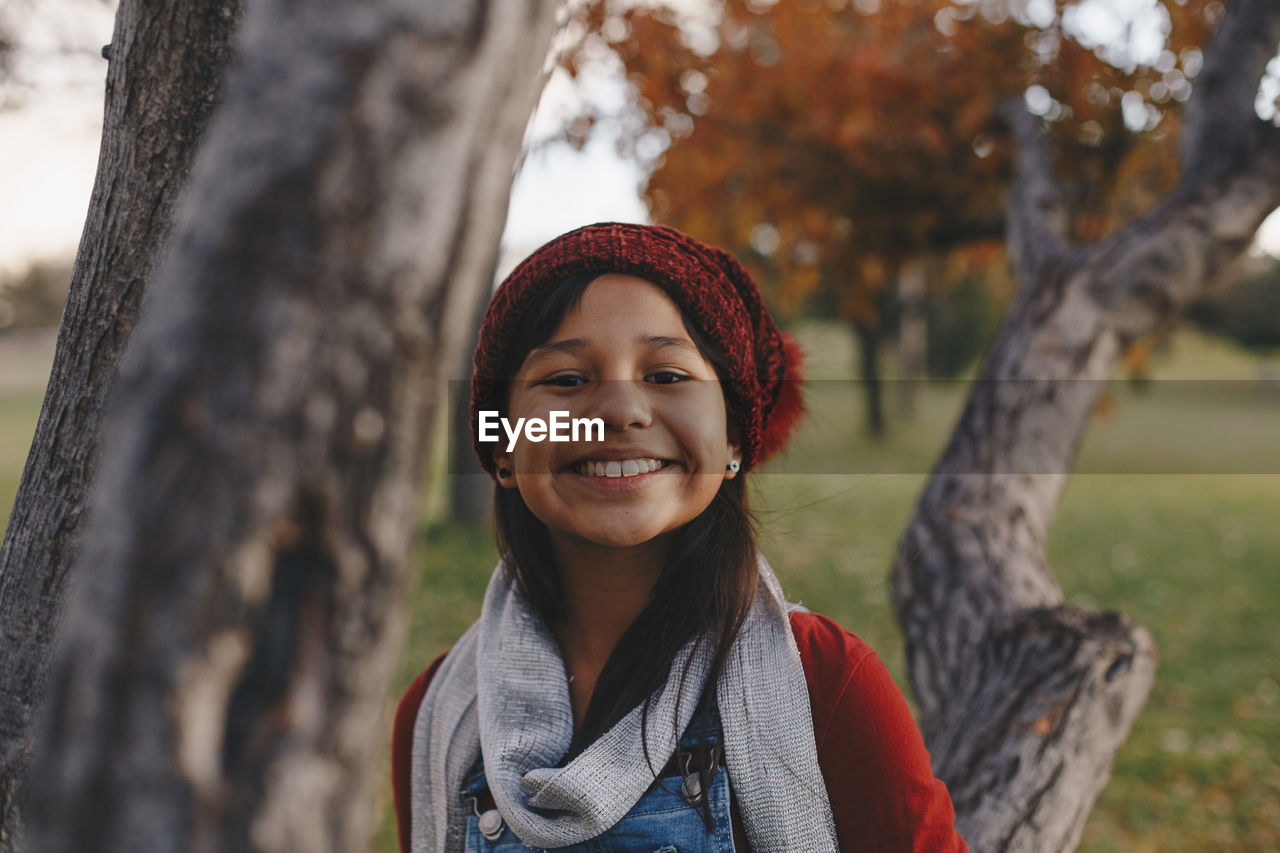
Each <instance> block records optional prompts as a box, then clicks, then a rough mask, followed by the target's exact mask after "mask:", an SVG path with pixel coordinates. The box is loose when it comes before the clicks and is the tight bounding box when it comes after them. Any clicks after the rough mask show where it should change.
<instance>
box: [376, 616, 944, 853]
mask: <svg viewBox="0 0 1280 853" xmlns="http://www.w3.org/2000/svg"><path fill="white" fill-rule="evenodd" d="M791 629H792V631H793V633H794V634H795V637H796V645H798V646H799V648H800V661H801V663H802V664H803V665H804V674H805V680H806V681H807V682H808V685H809V704H810V706H811V708H812V711H813V734H814V739H815V741H816V742H817V747H818V765H819V767H820V768H821V769H822V775H823V778H824V779H825V781H826V784H827V796H828V798H829V799H830V800H831V811H832V814H833V815H834V816H835V821H836V836H837V838H838V839H839V841H840V847H841V849H843V850H859V851H884V853H890V851H892V853H908V851H910V853H925V851H928V853H956V851H965V850H966V849H967V848H966V847H965V843H964V840H963V839H962V838H961V837H960V835H959V834H958V833H957V832H956V831H955V814H954V811H953V809H952V805H951V797H950V795H949V794H948V793H947V787H946V785H945V784H943V783H942V782H941V781H940V780H938V779H935V778H934V776H933V772H932V771H931V770H930V768H929V753H928V752H927V751H926V750H925V747H924V740H923V738H921V736H920V729H919V728H918V727H917V726H916V723H915V720H914V719H912V717H911V711H910V709H909V708H908V707H907V702H906V699H904V698H903V696H902V691H900V690H899V689H898V686H897V685H896V684H895V683H894V681H893V678H892V676H890V675H889V671H888V670H887V669H885V666H884V664H883V663H881V662H880V658H879V657H877V656H876V653H875V652H874V651H873V650H872V649H871V647H870V646H868V645H867V644H866V643H864V642H862V640H860V639H858V638H857V637H856V636H854V635H853V634H851V633H849V632H848V631H845V630H844V629H843V628H841V627H840V626H839V625H837V624H836V623H835V622H832V621H831V620H830V619H828V618H827V617H825V616H819V615H818V614H816V613H803V612H796V613H792V614H791ZM442 660H444V656H443V655H441V656H440V657H438V658H436V659H435V660H434V661H433V662H432V663H431V665H430V666H429V667H427V669H426V670H425V671H424V672H423V673H422V674H421V675H419V676H418V678H417V679H416V680H415V681H414V682H413V684H411V685H410V686H409V689H408V690H407V691H405V694H404V697H403V698H402V699H401V700H400V705H399V707H398V708H397V709H396V717H395V729H394V732H393V734H392V739H391V775H392V782H393V788H394V793H395V807H396V824H397V827H398V830H399V835H400V849H401V850H402V851H407V850H408V849H409V768H410V766H411V762H412V759H411V756H412V752H413V750H412V747H413V727H414V722H415V721H416V720H417V717H418V707H419V706H420V705H421V704H422V697H423V696H424V695H425V694H426V692H427V685H428V684H430V683H431V678H432V677H433V676H434V675H435V673H436V670H437V669H439V668H440V662H441V661H442Z"/></svg>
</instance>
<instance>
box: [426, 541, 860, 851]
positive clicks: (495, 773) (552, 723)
mask: <svg viewBox="0 0 1280 853" xmlns="http://www.w3.org/2000/svg"><path fill="white" fill-rule="evenodd" d="M759 565H760V584H759V585H758V588H757V589H758V591H757V593H756V599H755V601H754V602H753V604H752V607H751V611H750V613H749V614H748V616H747V619H746V621H745V623H744V624H743V626H742V631H741V633H740V634H739V636H738V638H737V640H736V641H735V642H734V644H733V646H732V648H731V649H730V652H729V655H728V659H727V660H726V661H725V666H724V672H723V673H722V674H721V676H720V681H719V684H718V685H717V693H716V695H717V698H718V704H719V709H720V720H721V724H722V725H723V727H724V735H725V761H726V764H727V767H728V772H729V779H730V781H731V785H732V790H733V796H734V798H735V799H736V801H737V802H738V804H739V807H740V810H741V814H742V821H743V825H744V828H745V829H746V833H747V839H748V840H749V841H750V843H751V848H752V850H754V851H756V853H767V851H791V850H804V851H806V853H821V851H835V850H836V849H837V846H836V836H835V824H834V822H833V820H832V816H831V805H830V803H829V802H828V800H827V791H826V786H825V784H824V783H823V779H822V773H821V771H820V770H819V768H818V756H817V749H816V747H815V745H814V735H813V720H812V717H811V716H810V710H809V692H808V689H807V687H806V684H805V678H804V670H803V669H802V667H801V664H800V653H799V651H798V650H797V648H796V642H795V638H794V637H793V636H792V634H791V624H790V621H789V620H788V619H787V613H786V603H785V601H784V599H783V597H782V590H781V588H780V587H779V585H778V579H777V578H776V577H775V576H774V574H773V571H772V570H771V569H770V568H769V566H768V564H767V563H765V561H764V560H763V559H761V560H760V561H759ZM695 645H696V646H697V649H696V650H694V646H695ZM706 646H707V644H706V643H701V644H694V643H692V642H691V643H690V644H689V645H687V646H686V647H685V648H684V649H683V650H682V651H681V652H680V654H678V655H676V659H675V660H674V661H672V664H671V674H670V675H669V676H668V678H667V681H666V683H665V684H664V685H663V686H662V687H660V688H659V689H658V690H657V691H656V692H655V693H654V694H653V697H652V700H651V702H650V707H649V713H648V718H647V720H646V724H645V735H646V738H647V741H648V744H647V745H648V751H649V757H650V759H652V766H653V767H663V766H664V765H666V763H667V760H668V759H669V758H670V756H671V755H672V754H673V753H674V752H675V748H676V745H677V743H678V742H679V739H680V734H681V732H683V731H684V729H685V726H686V725H687V724H688V722H689V720H690V719H691V718H692V715H693V711H694V708H695V706H696V705H697V704H698V697H699V696H700V695H701V693H702V688H703V683H704V682H705V680H706V673H707V669H708V666H709V664H710V653H709V651H707V650H706ZM690 654H692V656H693V660H692V663H691V666H690V669H689V674H688V677H687V678H685V679H681V678H680V672H681V669H682V667H683V665H684V662H685V661H686V660H687V659H688V658H689V656H690ZM682 681H683V687H681V682H682ZM677 710H678V711H679V716H678V718H677ZM640 737H641V726H640V708H638V707H637V708H635V709H634V710H632V711H631V712H630V713H629V714H627V715H626V716H625V717H623V718H622V719H621V720H619V721H618V723H617V724H616V725H614V727H613V728H611V729H610V730H609V731H608V732H606V733H605V734H604V735H602V736H601V737H600V738H599V739H598V740H597V741H596V742H595V743H593V744H591V745H590V746H588V747H587V748H586V749H585V750H584V751H583V752H581V753H579V754H578V755H577V757H575V758H574V759H573V760H572V761H570V762H569V763H568V764H566V765H565V766H564V767H557V766H556V765H557V764H558V763H559V762H560V760H561V758H563V757H564V755H565V753H566V752H568V749H569V742H570V741H571V740H572V738H573V713H572V711H571V709H570V705H569V688H568V682H567V680H566V678H565V671H564V663H563V662H562V660H561V658H560V652H559V647H558V646H557V645H556V641H555V639H554V637H552V635H551V632H550V631H549V630H548V628H547V626H546V625H545V623H544V622H543V621H542V619H541V618H540V617H539V616H538V615H537V614H536V613H534V611H533V608H532V607H531V606H530V605H529V604H528V602H527V600H525V598H524V597H523V596H522V595H520V593H519V592H518V591H517V589H516V588H515V587H514V586H512V585H509V584H508V583H507V582H506V579H505V576H504V572H503V567H502V566H501V565H499V566H498V568H497V569H496V570H495V571H494V573H493V578H492V580H490V582H489V589H488V591H487V592H486V593H485V598H484V609H483V611H482V612H481V614H480V619H479V620H478V621H477V622H476V623H475V624H474V625H472V626H471V628H470V629H468V630H467V632H466V633H465V634H463V636H462V639H460V640H459V641H458V644H457V645H456V646H454V647H453V649H452V650H451V651H450V652H449V654H448V656H447V657H446V658H445V660H444V662H443V663H442V664H441V666H440V669H439V670H438V671H437V673H436V675H435V677H434V678H433V679H432V681H431V686H430V687H429V688H428V689H427V693H426V696H425V697H424V698H423V701H422V706H421V708H420V709H419V711H418V718H417V721H416V724H415V726H414V731H413V757H412V768H411V780H412V781H411V783H410V795H409V803H410V809H411V818H410V823H411V839H412V849H413V851H415V853H424V851H445V853H462V851H463V850H464V847H465V838H466V822H467V818H468V815H469V812H468V811H467V808H466V807H465V806H464V804H463V802H462V799H461V797H460V796H459V792H460V791H461V789H462V786H463V784H464V782H465V781H466V780H465V775H466V773H467V771H468V770H469V769H470V768H471V766H472V765H473V764H474V763H475V760H476V758H478V757H479V756H480V754H481V752H482V751H483V753H484V767H485V774H486V776H487V779H488V783H489V789H490V791H491V792H492V794H493V798H494V801H495V802H496V804H497V807H498V811H499V812H500V813H501V814H502V818H503V820H504V821H506V824H507V826H508V827H509V828H510V829H512V830H513V831H514V832H515V834H516V835H517V836H518V837H519V838H520V840H521V841H523V842H524V843H525V844H527V845H530V846H532V847H566V846H569V845H573V844H579V843H581V842H583V841H586V840H587V839H589V838H593V837H595V836H597V835H600V834H601V833H603V832H605V831H606V830H608V829H609V828H610V827H611V826H613V825H614V824H615V823H616V822H617V821H618V820H619V819H620V818H622V816H623V815H625V814H626V813H627V812H628V811H630V810H631V807H632V806H634V805H635V804H636V802H637V801H639V799H640V798H641V796H643V795H644V793H645V791H646V790H647V789H648V788H649V785H650V784H651V783H652V781H653V772H652V771H651V770H650V766H651V765H650V762H648V761H646V759H645V755H644V750H643V749H642V748H641V745H640Z"/></svg>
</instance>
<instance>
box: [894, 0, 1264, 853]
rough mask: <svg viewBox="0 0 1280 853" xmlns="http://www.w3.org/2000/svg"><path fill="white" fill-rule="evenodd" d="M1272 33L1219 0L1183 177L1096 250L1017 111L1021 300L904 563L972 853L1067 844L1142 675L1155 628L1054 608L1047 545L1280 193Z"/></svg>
mask: <svg viewBox="0 0 1280 853" xmlns="http://www.w3.org/2000/svg"><path fill="white" fill-rule="evenodd" d="M1277 41H1280V4H1276V3H1274V2H1271V0H1237V2H1235V3H1232V4H1230V5H1229V6H1228V8H1227V12H1226V14H1225V16H1224V18H1223V22H1222V24H1221V26H1220V28H1219V31H1218V33H1217V34H1216V35H1215V37H1214V41H1213V43H1212V44H1211V45H1210V47H1209V49H1208V50H1207V51H1206V58H1205V67H1204V70H1203V72H1202V73H1201V76H1200V77H1199V78H1198V79H1197V81H1196V87H1195V92H1194V93H1193V96H1192V100H1191V102H1190V103H1189V104H1188V108H1187V115H1186V121H1185V128H1184V134H1185V136H1184V139H1183V152H1184V155H1183V176H1182V183H1181V185H1180V186H1179V188H1178V189H1177V190H1176V191H1175V192H1174V193H1173V194H1172V195H1171V196H1170V198H1169V199H1167V200H1166V201H1165V202H1164V203H1163V204H1162V205H1161V206H1160V207H1159V208H1158V209H1156V210H1155V211H1154V212H1153V213H1151V214H1150V215H1148V216H1146V217H1144V218H1142V219H1140V220H1138V221H1136V222H1134V223H1133V224H1131V225H1130V226H1129V227H1127V228H1125V229H1123V230H1122V231H1120V232H1119V233H1117V234H1116V235H1115V236H1114V237H1112V238H1111V239H1109V240H1107V241H1105V242H1103V243H1100V244H1097V245H1094V246H1090V247H1088V248H1075V247H1070V246H1068V245H1066V243H1065V242H1064V240H1063V237H1062V234H1063V233H1064V230H1063V222H1064V220H1065V217H1063V216H1062V215H1061V210H1062V209H1061V202H1060V199H1059V195H1058V193H1057V190H1056V187H1055V185H1054V183H1053V180H1052V177H1051V175H1050V173H1049V167H1048V165H1047V164H1048V157H1047V153H1046V152H1045V150H1044V142H1043V140H1042V139H1041V138H1040V136H1039V134H1038V132H1037V128H1036V126H1035V125H1034V123H1033V121H1032V119H1031V118H1030V117H1029V116H1028V115H1027V114H1026V112H1025V110H1024V109H1022V108H1020V107H1014V108H1013V109H1011V110H1009V115H1010V118H1011V121H1012V123H1013V125H1014V128H1015V135H1016V138H1017V141H1018V150H1019V175H1018V180H1017V186H1016V188H1015V193H1014V197H1013V200H1012V202H1011V208H1012V209H1011V215H1010V217H1009V223H1010V226H1011V233H1010V247H1011V250H1012V255H1013V257H1014V262H1015V271H1016V273H1017V275H1018V279H1019V281H1020V292H1019V293H1018V296H1017V298H1016V300H1015V303H1014V305H1013V307H1012V309H1011V313H1010V317H1009V319H1008V321H1007V322H1006V325H1005V327H1004V329H1003V331H1002V333H1001V336H1000V339H999V341H998V342H997V344H996V346H995V348H994V350H993V352H992V354H991V355H990V356H989V358H988V360H987V362H986V364H985V365H984V369H983V372H982V378H981V379H979V381H978V382H977V383H976V384H975V386H974V390H973V392H972V394H971V396H970V398H969V401H968V403H967V405H966V407H965V409H964V412H963V414H962V415H961V419H960V422H959V424H958V426H957V427H956V430H955V433H954V434H953V435H952V438H951V441H950V444H949V445H948V447H947V449H946V451H945V452H944V454H943V456H942V458H941V460H940V461H939V462H938V464H937V467H936V468H935V469H934V471H933V474H932V477H931V479H930V481H929V483H928V484H927V486H926V488H925V490H924V492H923V494H922V496H921V498H920V502H919V504H918V505H917V507H916V511H915V514H914V516H913V517H912V519H911V521H910V523H909V525H908V527H907V530H906V532H905V534H904V536H903V539H902V541H901V543H900V545H899V549H898V553H897V558H896V564H895V569H894V598H895V602H896V605H897V609H898V615H899V618H900V620H901V622H902V625H903V629H904V632H905V634H906V641H907V659H908V664H909V666H910V671H911V681H912V685H913V686H914V688H915V693H916V697H917V699H918V700H919V704H920V710H921V714H922V718H923V719H922V722H923V728H924V731H925V737H926V740H927V742H928V745H929V749H930V752H931V754H932V756H933V760H934V769H935V771H936V772H937V773H938V774H939V776H940V777H941V778H943V779H944V780H945V781H946V782H947V784H948V786H949V787H950V789H951V792H952V797H953V799H954V800H955V804H956V811H957V825H958V827H959V829H960V830H961V832H962V833H963V834H964V835H965V837H966V838H967V839H968V841H969V844H970V846H971V847H972V848H973V849H975V850H982V851H994V850H1025V851H1037V853H1039V852H1040V851H1057V850H1070V849H1072V848H1073V847H1074V846H1075V844H1076V843H1077V842H1078V840H1079V838H1080V834H1081V832H1082V830H1083V828H1084V824H1085V820H1086V818H1087V817H1088V814H1089V810H1090V808H1091V807H1092V804H1093V801H1094V799H1095V798H1096V796H1097V794H1098V793H1099V792H1100V791H1101V789H1102V787H1103V786H1104V785H1105V784H1106V780H1107V777H1108V775H1109V773H1110V768H1111V764H1112V761H1113V759H1114V756H1115V753H1116V750H1117V749H1118V748H1119V747H1120V745H1121V743H1122V742H1123V741H1124V739H1125V737H1126V736H1127V734H1128V730H1129V727H1130V725H1131V724H1132V723H1133V721H1134V719H1135V718H1136V716H1137V714H1138V712H1139V710H1140V709H1141V707H1142V704H1143V702H1144V701H1145V699H1146V695H1147V692H1148V691H1149V689H1150V687H1151V684H1152V679H1153V675H1154V669H1155V650H1154V646H1153V643H1152V641H1151V638H1150V636H1149V635H1148V634H1147V632H1146V631H1145V630H1143V629H1142V628H1141V627H1139V626H1136V625H1134V624H1133V623H1132V622H1130V621H1129V620H1128V619H1126V618H1125V617H1124V616H1121V615H1119V614H1115V613H1101V614H1099V613H1091V612H1087V611H1084V610H1081V609H1080V608H1077V607H1073V606H1071V605H1068V604H1065V603H1064V602H1063V599H1062V593H1061V591H1060V590H1059V588H1058V585H1057V583H1056V581H1055V580H1054V578H1053V573H1052V571H1051V569H1050V567H1049V565H1048V563H1047V560H1046V557H1045V551H1044V546H1045V539H1046V537H1047V535H1048V529H1049V525H1050V523H1051V521H1052V518H1053V514H1054V512H1055V510H1056V508H1057V502H1058V498H1059V496H1060V494H1061V492H1062V488H1063V486H1064V484H1065V483H1066V478H1067V475H1068V472H1069V471H1070V468H1071V464H1072V462H1073V460H1074V458H1075V454H1076V450H1077V448H1078V447H1079V445H1080V442H1081V439H1082V437H1083V435H1084V431H1085V428H1086V427H1087V425H1088V423H1089V419H1090V414H1091V412H1092V410H1093V408H1094V404H1095V402H1096V400H1097V399H1098V397H1099V395H1100V394H1101V392H1102V391H1103V390H1104V387H1105V382H1106V380H1107V377H1108V376H1109V374H1110V371H1111V368H1112V366H1113V365H1114V364H1115V361H1116V359H1117V357H1118V355H1119V354H1120V353H1121V352H1122V350H1123V348H1124V346H1125V345H1126V344H1127V343H1128V342H1129V341H1132V340H1134V339H1135V338H1137V337H1139V336H1141V335H1143V334H1144V333H1146V332H1148V331H1150V330H1151V329H1152V328H1153V327H1154V326H1156V325H1157V324H1160V323H1167V322H1169V321H1170V319H1171V318H1173V317H1176V316H1177V315H1178V313H1179V312H1181V310H1182V309H1183V308H1184V307H1185V305H1186V304H1187V303H1188V302H1189V301H1190V299H1191V298H1193V297H1194V296H1196V295H1198V294H1199V293H1201V292H1202V291H1203V290H1204V289H1205V288H1206V286H1207V285H1208V283H1209V282H1211V281H1212V280H1213V277H1214V275H1215V274H1216V273H1217V271H1219V270H1220V269H1221V268H1222V267H1223V266H1224V265H1225V264H1227V263H1228V262H1229V261H1231V260H1232V259H1233V258H1235V257H1236V256H1238V255H1239V254H1240V253H1241V252H1243V251H1244V250H1245V248H1246V247H1247V246H1248V244H1249V242H1250V240H1251V239H1252V237H1253V235H1254V233H1255V232H1256V230H1257V228H1258V226H1259V224H1260V223H1261V222H1262V220H1263V218H1265V217H1266V215H1267V214H1268V213H1270V212H1271V210H1273V209H1274V208H1275V207H1276V206H1277V205H1278V204H1280V130H1277V129H1276V128H1273V127H1271V126H1270V125H1268V124H1265V123H1263V122H1261V121H1259V120H1258V119H1257V117H1256V114H1255V113H1254V106H1253V99H1254V93H1255V92H1256V90H1257V85H1258V80H1259V79H1260V77H1261V76H1262V73H1263V70H1264V68H1265V66H1266V64H1267V61H1268V60H1269V59H1270V58H1271V57H1272V55H1273V54H1274V53H1275V49H1276V43H1277ZM975 475H976V476H975Z"/></svg>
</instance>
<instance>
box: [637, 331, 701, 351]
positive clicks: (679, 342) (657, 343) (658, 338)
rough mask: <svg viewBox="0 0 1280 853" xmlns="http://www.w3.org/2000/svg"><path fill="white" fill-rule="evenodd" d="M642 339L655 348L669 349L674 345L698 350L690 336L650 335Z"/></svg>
mask: <svg viewBox="0 0 1280 853" xmlns="http://www.w3.org/2000/svg"><path fill="white" fill-rule="evenodd" d="M641 341H642V342H643V343H645V344H646V345H648V346H650V347H653V348H654V349H668V348H671V347H674V348H676V349H687V350H691V351H693V352H698V348H697V347H696V346H694V344H693V341H691V340H689V339H688V338H673V337H669V336H667V335H648V336H647V337H644V338H641Z"/></svg>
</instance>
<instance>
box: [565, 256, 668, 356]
mask: <svg viewBox="0 0 1280 853" xmlns="http://www.w3.org/2000/svg"><path fill="white" fill-rule="evenodd" d="M662 328H665V329H669V330H673V331H677V332H678V334H679V335H681V336H683V337H688V335H687V333H686V332H685V329H684V318H683V315H682V314H681V311H680V307H679V306H678V305H676V303H675V301H674V300H672V298H671V297H670V296H668V295H667V294H666V293H665V292H664V291H663V290H662V288H660V287H658V285H656V284H654V283H653V282H651V281H648V280H646V279H643V278H640V277H638V276H634V275H627V274H625V273H606V274H604V275H602V276H600V277H598V278H597V279H595V280H594V281H592V282H591V283H590V284H589V285H587V288H586V290H584V291H583V293H582V298H581V299H580V300H579V301H578V304H577V305H576V306H574V308H573V309H572V310H570V311H569V312H568V313H566V314H565V316H564V318H563V319H562V320H561V321H560V325H559V327H558V328H557V329H556V331H555V332H554V333H553V334H552V336H551V337H552V340H555V339H556V338H558V337H560V336H561V334H562V333H563V332H565V331H566V330H575V331H576V332H583V333H594V336H609V335H616V334H618V333H622V332H627V331H634V332H636V333H640V332H642V331H644V330H653V329H662Z"/></svg>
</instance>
